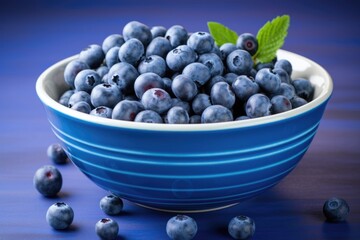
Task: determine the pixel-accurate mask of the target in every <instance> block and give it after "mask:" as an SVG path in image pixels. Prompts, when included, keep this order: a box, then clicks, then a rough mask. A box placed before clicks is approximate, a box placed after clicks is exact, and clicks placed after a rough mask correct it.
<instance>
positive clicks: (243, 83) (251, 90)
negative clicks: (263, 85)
mask: <svg viewBox="0 0 360 240" xmlns="http://www.w3.org/2000/svg"><path fill="white" fill-rule="evenodd" d="M232 89H233V91H234V93H235V95H236V97H237V98H238V99H239V100H241V101H243V102H245V101H247V100H248V99H249V97H251V96H252V95H254V94H255V93H258V92H259V89H260V88H259V85H258V84H257V83H256V82H254V81H253V79H251V78H249V77H248V76H246V75H241V76H239V77H237V78H236V80H235V81H234V82H233V84H232Z"/></svg>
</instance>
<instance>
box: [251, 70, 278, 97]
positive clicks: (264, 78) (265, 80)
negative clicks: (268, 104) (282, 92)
mask: <svg viewBox="0 0 360 240" xmlns="http://www.w3.org/2000/svg"><path fill="white" fill-rule="evenodd" d="M255 82H256V83H257V84H258V85H259V87H260V88H261V89H262V90H264V91H265V92H266V93H270V94H271V93H277V92H278V91H279V89H280V85H281V80H280V78H279V76H278V75H277V74H275V73H274V72H273V71H272V70H271V69H270V68H263V69H261V70H259V71H258V72H257V74H256V76H255Z"/></svg>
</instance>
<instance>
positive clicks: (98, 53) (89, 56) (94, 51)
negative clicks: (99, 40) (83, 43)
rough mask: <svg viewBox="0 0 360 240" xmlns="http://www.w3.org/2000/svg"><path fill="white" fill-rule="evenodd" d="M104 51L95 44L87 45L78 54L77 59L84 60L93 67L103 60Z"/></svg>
mask: <svg viewBox="0 0 360 240" xmlns="http://www.w3.org/2000/svg"><path fill="white" fill-rule="evenodd" d="M104 58H105V53H104V51H103V50H102V47H101V46H99V45H97V44H92V45H89V46H88V47H87V48H86V49H84V50H82V51H81V52H80V54H79V60H80V61H83V62H85V63H86V64H87V65H89V67H90V68H92V69H94V68H97V67H99V66H100V65H101V63H102V62H103V61H104Z"/></svg>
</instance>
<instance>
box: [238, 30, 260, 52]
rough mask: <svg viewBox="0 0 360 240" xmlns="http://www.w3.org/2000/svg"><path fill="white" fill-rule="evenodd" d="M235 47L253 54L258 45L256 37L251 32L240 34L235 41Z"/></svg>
mask: <svg viewBox="0 0 360 240" xmlns="http://www.w3.org/2000/svg"><path fill="white" fill-rule="evenodd" d="M236 47H238V48H239V49H243V50H246V51H248V52H249V53H250V54H251V56H253V55H254V54H255V53H256V52H257V50H258V47H259V44H258V41H257V39H256V37H255V36H254V35H253V34H251V33H243V34H240V35H239V37H238V39H237V41H236Z"/></svg>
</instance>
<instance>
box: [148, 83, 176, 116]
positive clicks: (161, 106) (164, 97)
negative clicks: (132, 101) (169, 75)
mask: <svg viewBox="0 0 360 240" xmlns="http://www.w3.org/2000/svg"><path fill="white" fill-rule="evenodd" d="M141 103H142V104H143V106H144V108H145V109H146V110H153V111H155V112H157V113H158V114H163V113H165V112H166V111H167V110H169V109H170V107H171V106H172V100H171V97H170V95H169V94H168V93H167V92H166V91H165V90H163V89H161V88H151V89H149V90H147V91H146V92H145V93H144V94H143V95H142V97H141Z"/></svg>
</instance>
